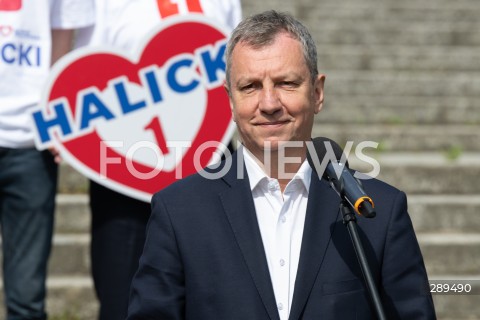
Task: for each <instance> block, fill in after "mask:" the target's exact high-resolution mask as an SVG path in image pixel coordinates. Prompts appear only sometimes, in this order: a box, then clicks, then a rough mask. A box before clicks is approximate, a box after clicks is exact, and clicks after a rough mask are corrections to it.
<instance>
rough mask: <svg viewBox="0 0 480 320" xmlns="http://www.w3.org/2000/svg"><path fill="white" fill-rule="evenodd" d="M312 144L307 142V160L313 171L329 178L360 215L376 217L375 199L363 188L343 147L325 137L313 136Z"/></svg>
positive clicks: (334, 187) (336, 189) (332, 184)
mask: <svg viewBox="0 0 480 320" xmlns="http://www.w3.org/2000/svg"><path fill="white" fill-rule="evenodd" d="M312 144H313V147H312ZM312 144H310V143H307V149H308V152H307V161H308V163H309V164H310V166H311V167H312V169H313V171H315V172H316V173H317V174H318V175H319V176H320V177H323V178H325V179H326V180H328V181H329V182H330V184H331V186H332V187H333V189H334V190H335V191H336V192H337V193H338V194H339V195H340V197H341V198H342V199H343V200H345V201H347V202H348V203H349V204H350V205H351V206H352V208H353V209H354V210H355V212H357V213H358V214H359V215H362V216H364V217H366V218H373V217H375V215H376V212H375V209H374V207H375V206H374V204H373V200H372V199H371V198H370V197H369V196H368V195H367V194H366V193H365V191H364V190H363V186H362V184H361V182H360V180H358V179H357V178H355V177H354V176H353V175H352V173H351V171H350V169H349V168H348V162H347V161H346V155H344V153H343V150H342V148H340V146H339V145H338V144H337V143H336V142H335V141H333V140H331V139H328V138H325V137H318V138H313V139H312ZM312 149H313V150H312ZM320 160H321V161H322V162H321V163H320ZM325 161H327V163H326V164H325Z"/></svg>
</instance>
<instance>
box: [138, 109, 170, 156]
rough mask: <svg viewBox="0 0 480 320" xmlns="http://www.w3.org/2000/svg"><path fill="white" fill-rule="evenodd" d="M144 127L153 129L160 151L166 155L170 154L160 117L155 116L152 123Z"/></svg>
mask: <svg viewBox="0 0 480 320" xmlns="http://www.w3.org/2000/svg"><path fill="white" fill-rule="evenodd" d="M144 129H145V130H152V131H153V134H154V136H155V140H156V142H157V145H158V147H159V148H160V151H162V153H163V154H164V155H166V154H168V148H167V141H166V140H165V136H164V135H163V130H162V126H161V124H160V119H159V118H158V117H154V118H153V119H152V121H150V123H149V124H147V125H146V126H145V127H144Z"/></svg>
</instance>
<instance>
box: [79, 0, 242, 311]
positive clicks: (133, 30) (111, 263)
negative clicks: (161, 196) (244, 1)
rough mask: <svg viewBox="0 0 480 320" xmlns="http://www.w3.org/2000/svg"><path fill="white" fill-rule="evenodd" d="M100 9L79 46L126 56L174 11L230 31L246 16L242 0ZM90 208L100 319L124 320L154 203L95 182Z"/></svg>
mask: <svg viewBox="0 0 480 320" xmlns="http://www.w3.org/2000/svg"><path fill="white" fill-rule="evenodd" d="M96 12H97V20H96V24H95V26H94V27H93V28H90V29H89V30H88V29H84V30H83V31H82V32H81V33H80V34H79V35H78V38H77V46H83V45H89V46H100V45H101V46H110V47H114V48H116V49H121V50H124V53H125V54H126V55H128V54H132V53H135V52H136V50H138V46H139V45H140V44H141V43H142V41H143V40H144V39H145V36H146V35H148V34H149V33H150V32H151V31H152V29H153V28H155V27H156V26H158V24H159V23H160V22H161V21H162V19H164V18H166V17H168V16H173V15H178V14H188V13H191V12H193V13H203V14H204V15H205V16H207V17H211V18H212V19H215V21H217V22H219V23H221V24H222V25H224V26H225V27H226V29H227V30H232V29H233V28H234V27H235V26H236V25H237V23H238V22H239V21H240V19H241V5H240V1H239V0H176V1H175V0H138V1H129V0H111V1H108V0H97V1H96ZM168 45H172V44H168ZM90 207H91V213H92V242H91V262H92V276H93V280H94V284H95V290H96V294H97V297H98V299H99V302H100V314H99V319H100V320H117V319H122V320H123V319H125V318H126V316H127V307H128V298H129V291H130V283H131V280H132V279H133V276H134V273H135V271H136V270H137V268H138V260H139V258H140V255H141V253H142V250H143V245H144V242H145V229H146V225H147V221H148V218H149V216H150V204H149V203H147V202H143V201H139V200H136V199H133V198H130V197H127V196H124V195H122V194H120V193H117V192H115V191H113V190H110V189H108V188H105V187H103V186H101V185H99V184H97V183H95V182H93V181H91V182H90Z"/></svg>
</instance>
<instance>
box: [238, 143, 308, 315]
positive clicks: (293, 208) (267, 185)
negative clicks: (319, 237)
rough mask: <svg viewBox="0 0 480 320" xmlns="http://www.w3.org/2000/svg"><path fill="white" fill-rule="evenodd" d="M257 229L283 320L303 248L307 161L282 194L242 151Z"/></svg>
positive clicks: (287, 308)
mask: <svg viewBox="0 0 480 320" xmlns="http://www.w3.org/2000/svg"><path fill="white" fill-rule="evenodd" d="M243 150H244V151H243V154H244V159H245V167H246V170H247V173H248V178H249V180H250V188H251V190H252V195H253V201H254V203H255V210H256V213H257V220H258V225H259V227H260V233H261V235H262V240H263V246H264V249H265V254H266V257H267V263H268V269H269V271H270V278H271V280H272V284H273V291H274V293H275V299H276V302H277V308H278V313H279V315H280V319H281V320H287V319H288V316H289V313H290V308H291V305H292V298H293V289H294V287H295V278H296V275H297V269H298V262H299V259H300V248H301V245H302V236H303V227H304V224H305V213H306V210H307V201H308V191H309V188H310V179H311V173H312V169H311V168H310V166H309V165H308V162H307V161H304V162H303V163H302V165H301V166H300V169H299V170H298V172H297V173H296V174H295V175H294V177H293V178H292V180H290V182H289V183H288V184H287V186H286V188H285V191H284V192H283V194H282V191H281V189H280V184H279V182H278V180H277V179H273V178H270V177H268V176H267V174H266V173H265V171H264V170H263V169H262V167H261V165H260V164H259V162H257V161H258V160H256V158H255V157H254V156H253V155H252V154H251V153H250V152H249V151H248V150H247V149H246V148H243Z"/></svg>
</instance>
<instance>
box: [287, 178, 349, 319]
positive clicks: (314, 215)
mask: <svg viewBox="0 0 480 320" xmlns="http://www.w3.org/2000/svg"><path fill="white" fill-rule="evenodd" d="M339 205H340V198H339V197H338V195H337V194H336V193H335V191H333V190H332V188H331V187H330V186H329V185H328V183H326V182H325V181H321V180H319V178H318V175H317V174H316V173H312V180H311V183H310V190H309V196H308V205H307V213H306V217H305V227H304V230H303V239H302V249H301V252H300V261H299V265H298V271H297V277H296V280H295V290H294V293H293V302H292V308H291V310H290V317H289V319H290V320H297V319H299V317H300V315H301V313H302V310H303V309H304V307H305V304H306V303H307V300H308V297H309V295H310V292H311V290H312V288H313V285H314V283H315V280H316V278H317V275H318V272H319V270H320V267H321V265H322V262H323V258H324V256H325V253H326V249H327V246H328V244H329V242H330V239H331V236H332V233H333V231H334V230H331V229H330V228H331V227H332V225H333V226H334V225H335V221H336V220H337V217H338V209H339Z"/></svg>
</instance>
